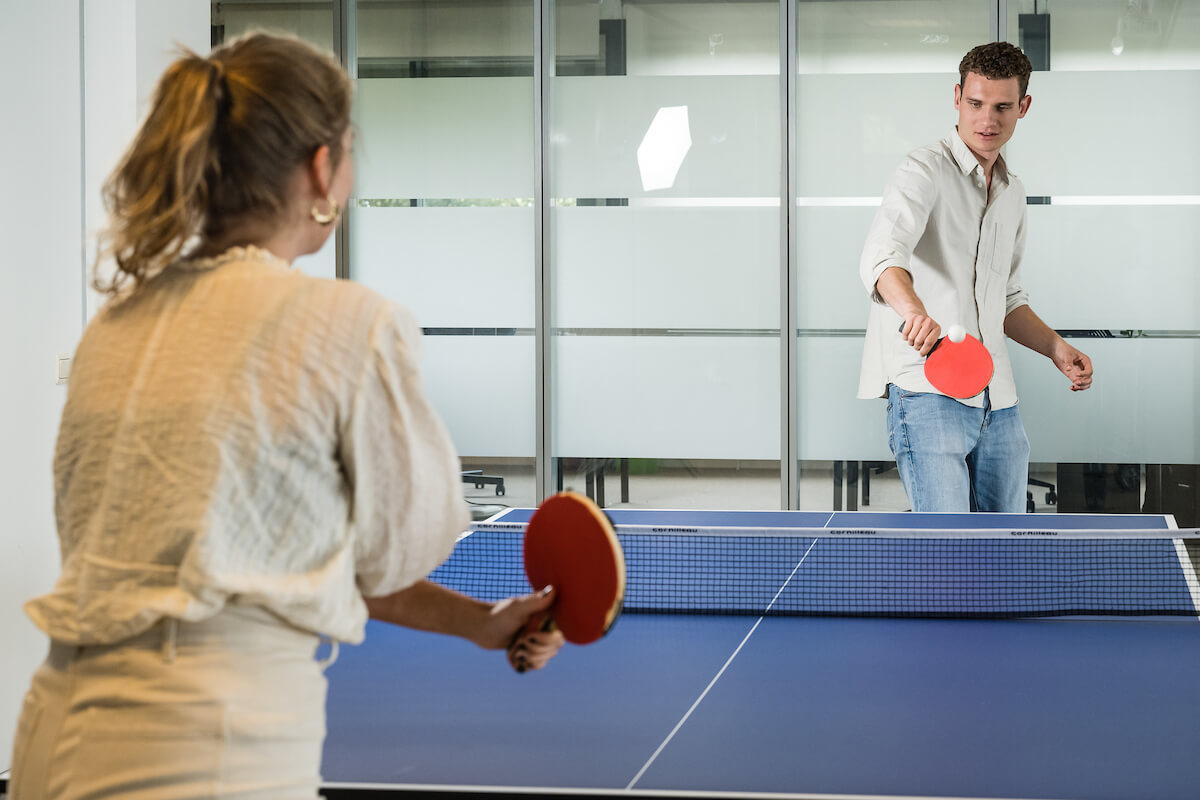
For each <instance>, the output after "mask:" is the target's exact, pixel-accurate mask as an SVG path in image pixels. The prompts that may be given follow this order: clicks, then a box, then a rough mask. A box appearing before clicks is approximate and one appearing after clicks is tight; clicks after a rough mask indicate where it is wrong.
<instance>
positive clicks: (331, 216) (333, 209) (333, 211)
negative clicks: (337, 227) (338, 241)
mask: <svg viewBox="0 0 1200 800" xmlns="http://www.w3.org/2000/svg"><path fill="white" fill-rule="evenodd" d="M325 199H326V200H328V201H329V213H328V214H322V213H321V212H320V211H319V210H317V204H316V203H313V205H312V208H310V209H309V210H308V213H309V215H310V216H312V218H313V221H315V222H316V223H317V224H318V225H329V224H330V223H332V222H333V221H334V220H335V219H337V218H338V216H339V215H340V214H341V213H342V207H341V206H339V205H338V204H337V203H335V202H333V197H332V196H329V197H326V198H325Z"/></svg>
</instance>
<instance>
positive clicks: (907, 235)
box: [859, 158, 937, 304]
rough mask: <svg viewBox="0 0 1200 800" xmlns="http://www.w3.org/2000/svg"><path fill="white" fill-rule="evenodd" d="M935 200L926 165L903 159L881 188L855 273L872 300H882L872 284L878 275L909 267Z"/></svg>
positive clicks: (934, 186)
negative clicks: (881, 197) (889, 179)
mask: <svg viewBox="0 0 1200 800" xmlns="http://www.w3.org/2000/svg"><path fill="white" fill-rule="evenodd" d="M936 200H937V186H936V184H935V182H934V180H933V176H932V174H931V173H930V170H929V168H928V166H927V165H926V164H924V163H923V162H921V161H919V160H917V159H914V158H910V159H906V160H905V161H904V163H903V164H901V165H900V167H898V168H897V169H896V171H895V173H894V174H893V175H892V179H891V181H889V182H888V185H887V188H886V189H885V190H884V195H883V201H882V203H881V204H880V206H879V211H877V212H876V214H875V219H874V221H873V222H872V223H871V229H870V231H869V232H868V234H867V240H866V243H865V244H864V246H863V251H862V257H861V259H860V260H859V276H860V277H861V278H862V282H863V285H864V286H865V287H866V290H867V293H868V294H869V295H870V296H871V300H872V301H874V302H875V303H880V304H882V303H884V299H883V298H882V297H880V295H879V292H878V291H877V290H876V288H875V284H876V283H877V282H878V281H879V276H880V275H882V274H883V273H884V271H885V270H887V269H888V268H890V267H899V268H900V269H903V270H908V269H909V265H910V263H911V262H912V256H913V250H914V249H916V246H917V243H918V242H919V241H920V240H921V237H922V236H923V235H924V234H925V228H926V226H927V225H928V223H929V214H930V212H931V211H932V210H933V206H934V203H935V202H936Z"/></svg>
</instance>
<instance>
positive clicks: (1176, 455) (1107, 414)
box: [1009, 339, 1200, 464]
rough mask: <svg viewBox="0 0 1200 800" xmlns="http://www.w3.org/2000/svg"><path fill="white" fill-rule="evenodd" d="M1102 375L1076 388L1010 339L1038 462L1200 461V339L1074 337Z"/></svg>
mask: <svg viewBox="0 0 1200 800" xmlns="http://www.w3.org/2000/svg"><path fill="white" fill-rule="evenodd" d="M1072 344H1074V345H1075V346H1076V347H1078V348H1079V349H1081V350H1083V351H1084V352H1085V353H1087V354H1088V356H1090V357H1091V359H1092V363H1093V364H1094V365H1095V368H1096V380H1095V383H1094V384H1093V385H1092V388H1091V389H1089V390H1088V391H1086V392H1075V393H1072V392H1071V391H1069V390H1068V388H1067V383H1066V379H1065V378H1063V377H1062V375H1061V373H1059V372H1058V370H1056V369H1055V368H1054V366H1053V365H1052V364H1051V363H1050V362H1049V361H1048V360H1046V359H1045V358H1043V357H1042V356H1039V355H1037V354H1036V353H1033V352H1032V351H1029V350H1026V349H1025V348H1023V347H1020V346H1016V345H1010V347H1009V353H1010V354H1011V355H1012V362H1013V372H1014V373H1015V374H1016V379H1017V389H1018V392H1019V394H1020V397H1021V419H1022V421H1024V423H1025V430H1026V432H1027V433H1028V434H1029V441H1030V446H1031V448H1032V454H1031V460H1033V461H1035V462H1036V461H1071V462H1083V463H1092V462H1094V463H1113V462H1115V463H1134V464H1136V463H1153V464H1195V463H1197V462H1200V427H1198V425H1197V413H1196V408H1197V404H1198V403H1200V340H1198V339H1073V340H1072Z"/></svg>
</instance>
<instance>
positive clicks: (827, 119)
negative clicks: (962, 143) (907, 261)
mask: <svg viewBox="0 0 1200 800" xmlns="http://www.w3.org/2000/svg"><path fill="white" fill-rule="evenodd" d="M964 52H965V49H964ZM961 58H962V53H959V54H958V55H956V56H954V57H953V58H950V59H948V60H947V62H946V67H945V69H946V71H945V72H944V73H940V74H934V75H888V76H886V78H881V77H880V76H878V75H801V76H800V77H799V79H798V80H797V85H796V186H797V191H796V193H797V195H798V196H800V197H847V196H849V197H879V196H880V195H882V194H883V187H884V186H885V185H886V184H887V181H888V178H889V177H890V176H891V174H892V172H894V171H895V169H896V167H898V166H899V165H900V161H901V160H902V159H903V158H904V156H905V155H906V154H907V153H909V152H910V151H912V150H914V149H916V148H918V147H922V146H924V145H927V144H932V143H934V142H936V141H938V140H939V139H942V138H944V137H945V136H947V135H948V134H950V133H951V132H952V131H953V130H954V125H955V123H956V122H957V121H958V117H957V115H956V114H957V112H955V110H954V85H955V84H956V83H958V62H959V59H961ZM1020 134H1021V130H1020V128H1019V127H1018V134H1017V135H1018V138H1019V137H1020ZM1014 141H1015V140H1014ZM1022 174H1024V173H1022ZM864 233H865V231H864Z"/></svg>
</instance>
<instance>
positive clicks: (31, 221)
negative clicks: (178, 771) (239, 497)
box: [0, 0, 209, 771]
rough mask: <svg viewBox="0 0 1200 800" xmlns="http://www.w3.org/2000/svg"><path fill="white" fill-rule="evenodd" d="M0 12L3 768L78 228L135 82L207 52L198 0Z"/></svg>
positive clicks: (95, 207) (44, 548) (53, 553)
mask: <svg viewBox="0 0 1200 800" xmlns="http://www.w3.org/2000/svg"><path fill="white" fill-rule="evenodd" d="M85 6H86V12H85V11H83V7H85ZM3 14H4V24H3V26H2V27H0V74H3V75H9V76H19V79H14V80H10V81H8V82H7V83H6V88H5V103H4V109H5V110H4V115H5V116H4V118H3V120H2V121H0V153H4V154H5V156H6V157H5V166H4V177H5V184H6V186H7V187H8V189H7V190H6V191H4V192H0V241H3V242H4V247H3V248H0V280H2V281H3V287H4V288H3V290H2V291H0V639H2V640H3V642H4V645H3V656H2V657H0V771H2V770H3V769H6V768H7V767H8V764H9V757H10V755H9V754H10V753H11V750H12V734H13V730H14V727H15V725H16V718H17V714H18V713H19V710H20V703H21V698H22V696H23V694H24V691H25V688H26V686H27V685H28V683H29V677H30V675H31V674H32V672H33V670H34V668H35V667H36V665H37V663H38V662H39V661H40V660H41V658H42V656H43V653H44V651H45V646H46V643H45V638H44V637H43V636H42V635H41V634H40V633H39V632H38V631H37V630H36V629H35V628H34V627H33V625H32V624H31V623H29V622H28V620H27V619H26V617H25V615H24V613H23V612H22V610H21V605H22V604H23V603H24V602H25V600H27V599H28V598H29V597H31V596H33V595H35V594H39V593H41V592H44V591H46V590H48V589H49V588H50V586H51V585H52V583H53V581H54V578H55V577H56V575H57V573H58V545H57V541H56V537H55V531H54V516H53V485H52V476H51V463H52V458H53V450H54V439H55V435H56V430H57V426H58V418H59V415H60V413H61V411H62V403H63V400H64V397H65V394H66V392H65V389H66V387H65V386H61V385H57V384H56V381H55V362H56V357H57V356H58V355H59V354H70V353H72V352H73V350H74V348H75V345H76V343H77V342H78V340H79V335H80V333H81V332H82V328H83V324H84V318H85V313H86V311H85V305H91V304H90V303H87V302H86V301H85V292H84V286H85V277H84V276H85V265H86V264H88V263H90V258H89V256H88V254H87V253H88V250H89V244H88V237H87V235H86V234H85V231H92V230H94V229H95V228H96V227H97V226H98V224H99V216H98V214H99V209H100V206H99V204H98V202H97V200H96V198H97V197H98V192H99V184H100V182H101V181H102V180H103V177H104V175H105V174H107V172H108V170H109V169H111V167H112V165H113V163H115V160H116V158H117V157H118V156H119V154H120V151H121V148H122V147H123V146H124V143H125V142H127V141H128V140H129V138H130V137H131V136H132V134H133V131H134V130H135V128H136V125H137V117H138V113H139V112H138V98H139V97H142V96H143V95H144V93H145V91H146V90H148V88H149V87H148V86H146V81H147V80H149V81H151V82H152V80H153V78H152V77H151V78H146V77H145V76H150V75H155V74H157V73H158V72H161V70H162V68H163V67H164V66H165V64H166V63H167V60H168V59H169V48H170V47H171V45H172V43H173V42H174V41H180V42H182V43H184V44H187V45H188V46H189V47H192V48H193V49H198V50H200V51H201V52H203V51H205V50H207V49H208V14H209V11H208V3H207V2H205V1H204V0H87V2H86V3H81V2H80V0H38V2H9V1H8V0H5V2H4V11H3ZM81 29H82V35H81ZM131 45H133V46H131ZM81 65H86V67H87V69H86V76H87V77H86V80H85V79H84V78H83V77H82V75H83V74H84V70H82V69H81ZM85 84H86V86H85ZM85 97H86V103H85V102H84V100H85ZM85 214H86V221H85Z"/></svg>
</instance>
